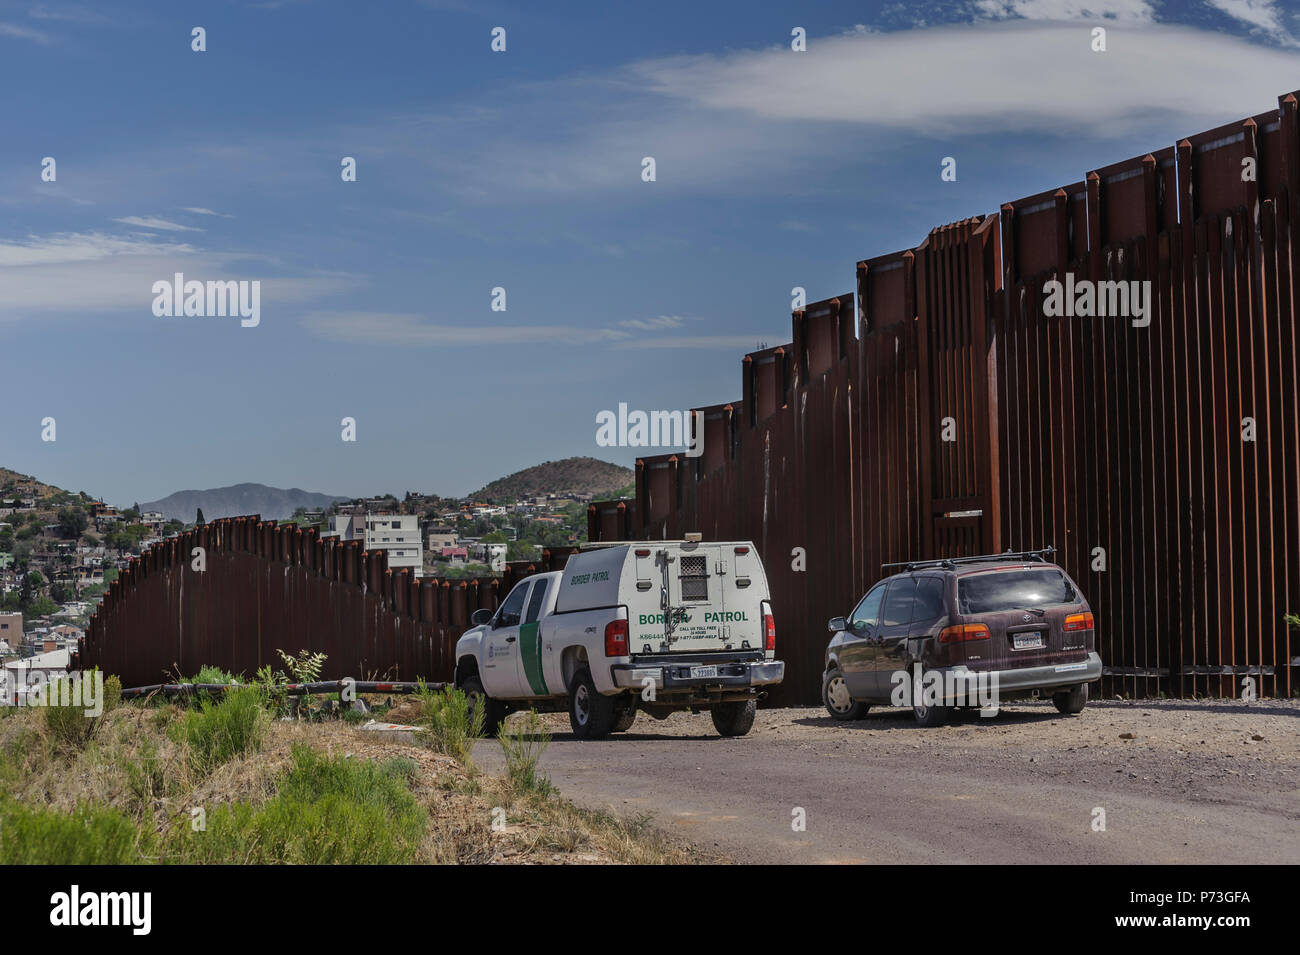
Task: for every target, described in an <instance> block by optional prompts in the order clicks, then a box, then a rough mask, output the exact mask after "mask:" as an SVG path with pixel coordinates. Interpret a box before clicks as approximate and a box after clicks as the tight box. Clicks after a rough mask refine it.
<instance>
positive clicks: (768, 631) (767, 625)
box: [763, 613, 776, 650]
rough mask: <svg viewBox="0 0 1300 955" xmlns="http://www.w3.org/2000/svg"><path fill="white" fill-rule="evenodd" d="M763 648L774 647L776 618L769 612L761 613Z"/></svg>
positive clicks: (772, 648)
mask: <svg viewBox="0 0 1300 955" xmlns="http://www.w3.org/2000/svg"><path fill="white" fill-rule="evenodd" d="M763 649H764V650H775V649H776V618H775V617H773V616H772V615H771V614H770V613H765V614H763Z"/></svg>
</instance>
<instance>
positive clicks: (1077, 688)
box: [1052, 683, 1088, 716]
mask: <svg viewBox="0 0 1300 955" xmlns="http://www.w3.org/2000/svg"><path fill="white" fill-rule="evenodd" d="M1052 704H1053V705H1054V706H1055V707H1056V709H1057V710H1058V711H1059V712H1061V713H1064V714H1066V715H1067V716H1074V715H1075V714H1076V713H1082V712H1083V708H1084V707H1085V706H1087V705H1088V684H1086V683H1078V684H1075V685H1074V686H1072V687H1070V688H1069V689H1068V690H1062V691H1061V692H1060V693H1053V694H1052Z"/></svg>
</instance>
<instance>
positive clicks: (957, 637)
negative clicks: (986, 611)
mask: <svg viewBox="0 0 1300 955" xmlns="http://www.w3.org/2000/svg"><path fill="white" fill-rule="evenodd" d="M988 638H989V628H988V627H986V626H984V624H982V623H959V624H956V625H954V626H951V627H944V628H943V629H942V630H940V631H939V642H940V643H965V642H966V641H968V640H987V639H988Z"/></svg>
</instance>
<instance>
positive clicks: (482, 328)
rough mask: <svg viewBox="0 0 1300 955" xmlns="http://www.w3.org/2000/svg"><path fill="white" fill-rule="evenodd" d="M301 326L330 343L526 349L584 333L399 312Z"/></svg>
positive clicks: (335, 315)
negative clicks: (454, 321) (439, 320)
mask: <svg viewBox="0 0 1300 955" xmlns="http://www.w3.org/2000/svg"><path fill="white" fill-rule="evenodd" d="M302 326H303V328H305V329H307V330H308V331H310V332H313V333H315V334H316V335H319V336H320V337H321V338H325V339H329V340H330V341H337V342H349V343H352V344H365V345H409V346H422V345H423V346H452V345H528V344H543V343H545V342H567V341H572V340H574V339H575V338H577V337H579V336H581V335H583V334H585V333H586V332H585V330H584V329H580V328H577V327H576V326H572V325H472V324H465V325H443V324H438V323H436V322H428V321H425V320H424V319H423V318H422V317H420V316H419V315H410V314H404V313H398V312H314V313H312V314H309V315H307V316H305V317H304V318H303V320H302Z"/></svg>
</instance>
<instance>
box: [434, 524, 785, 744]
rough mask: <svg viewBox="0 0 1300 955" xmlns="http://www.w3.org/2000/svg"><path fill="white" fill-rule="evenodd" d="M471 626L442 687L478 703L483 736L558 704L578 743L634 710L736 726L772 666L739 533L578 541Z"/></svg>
mask: <svg viewBox="0 0 1300 955" xmlns="http://www.w3.org/2000/svg"><path fill="white" fill-rule="evenodd" d="M471 623H472V624H473V625H474V626H473V628H472V629H470V630H467V631H466V632H465V634H464V635H463V636H462V637H461V638H460V640H459V641H457V643H456V685H457V686H458V687H460V688H461V689H463V690H464V691H465V693H466V694H467V695H468V696H470V698H471V699H472V700H473V701H474V705H475V706H479V705H481V706H483V708H484V730H485V732H487V733H495V732H496V730H497V727H498V726H499V725H500V722H501V720H502V719H503V718H504V717H505V716H506V714H508V713H509V712H511V711H512V710H516V709H529V708H532V709H536V710H541V711H547V710H551V711H558V710H560V709H562V708H563V707H565V706H567V707H568V710H569V722H570V723H571V724H572V726H573V733H574V735H575V736H577V737H579V738H580V739H601V738H603V737H605V736H607V735H609V734H610V733H615V732H621V731H623V730H626V729H628V728H629V727H631V725H632V721H633V720H635V719H636V714H637V711H638V710H642V711H645V712H646V713H648V714H649V715H651V716H653V717H654V718H656V719H664V718H666V717H667V716H668V714H669V713H672V712H674V711H676V710H683V709H687V708H691V709H701V710H702V709H707V710H709V711H710V712H711V714H712V716H713V725H714V726H715V727H716V728H717V730H718V732H719V733H721V734H722V735H723V736H743V735H745V734H746V733H748V732H749V729H750V727H751V726H752V725H753V724H754V711H755V707H756V704H757V700H758V697H759V694H760V693H761V692H762V689H761V688H762V687H765V686H770V685H771V684H774V683H780V682H781V678H782V677H783V676H784V675H785V664H784V663H782V662H781V661H779V660H777V659H776V622H775V620H774V619H773V616H772V605H771V601H770V595H769V593H768V589H767V577H766V575H765V574H764V573H763V563H762V561H761V560H760V559H759V557H758V552H757V551H756V550H755V549H754V545H753V544H751V543H749V542H748V541H740V542H729V543H717V542H710V543H702V542H700V541H699V540H690V539H688V540H684V541H651V542H642V543H635V542H633V543H619V544H596V545H588V546H587V547H586V548H584V549H583V550H582V551H581V552H579V553H577V554H575V555H573V556H572V557H570V558H569V561H568V565H567V566H566V567H565V568H564V570H562V571H553V572H551V573H546V574H534V575H533V576H531V577H526V578H524V579H523V580H521V581H520V582H519V583H518V584H516V585H515V587H514V589H512V590H511V591H510V593H509V595H508V596H507V597H506V599H505V600H504V601H502V602H501V605H500V606H499V607H498V608H497V609H496V611H495V612H493V611H491V610H477V611H475V612H474V615H473V616H472V617H471Z"/></svg>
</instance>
